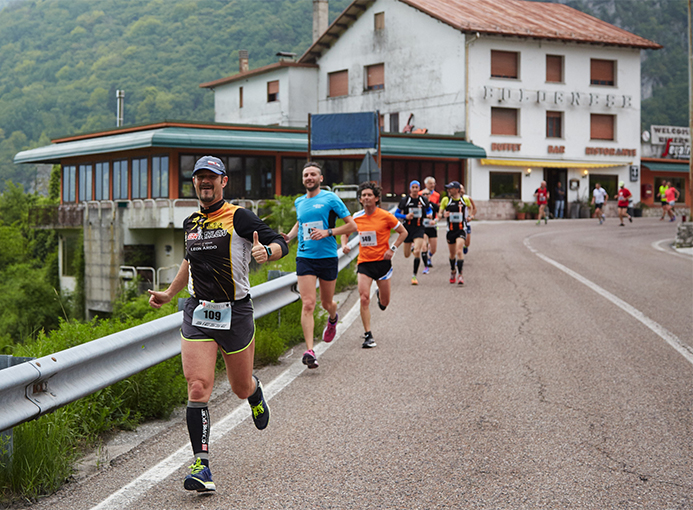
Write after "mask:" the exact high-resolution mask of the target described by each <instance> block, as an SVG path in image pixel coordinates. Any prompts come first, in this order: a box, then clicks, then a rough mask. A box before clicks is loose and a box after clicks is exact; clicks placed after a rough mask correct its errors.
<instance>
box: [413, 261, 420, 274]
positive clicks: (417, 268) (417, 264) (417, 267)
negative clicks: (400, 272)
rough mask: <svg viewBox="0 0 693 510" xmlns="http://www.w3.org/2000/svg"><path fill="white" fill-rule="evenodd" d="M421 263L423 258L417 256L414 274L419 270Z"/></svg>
mask: <svg viewBox="0 0 693 510" xmlns="http://www.w3.org/2000/svg"><path fill="white" fill-rule="evenodd" d="M420 264H421V259H420V258H419V257H416V258H415V259H414V274H416V273H418V272H419V265H420Z"/></svg>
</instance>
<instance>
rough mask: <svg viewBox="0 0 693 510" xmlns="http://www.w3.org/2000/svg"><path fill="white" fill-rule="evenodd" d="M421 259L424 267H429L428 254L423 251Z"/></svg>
mask: <svg viewBox="0 0 693 510" xmlns="http://www.w3.org/2000/svg"><path fill="white" fill-rule="evenodd" d="M421 259H422V260H423V263H424V266H427V265H428V252H426V251H422V252H421Z"/></svg>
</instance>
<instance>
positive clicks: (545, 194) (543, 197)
mask: <svg viewBox="0 0 693 510" xmlns="http://www.w3.org/2000/svg"><path fill="white" fill-rule="evenodd" d="M534 196H535V197H537V205H538V206H539V219H538V220H537V225H539V224H541V219H542V218H544V223H548V222H549V217H548V215H547V214H546V204H548V203H549V190H548V189H546V181H541V186H539V187H538V188H537V190H536V191H535V192H534Z"/></svg>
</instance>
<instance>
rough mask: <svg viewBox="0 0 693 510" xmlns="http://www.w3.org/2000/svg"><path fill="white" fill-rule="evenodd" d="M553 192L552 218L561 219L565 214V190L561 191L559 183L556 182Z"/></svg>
mask: <svg viewBox="0 0 693 510" xmlns="http://www.w3.org/2000/svg"><path fill="white" fill-rule="evenodd" d="M553 192H554V198H555V199H556V203H555V205H554V213H553V217H554V218H561V219H562V218H563V215H564V214H565V190H564V189H563V185H562V184H561V181H558V182H557V183H556V188H555V189H554V191H553Z"/></svg>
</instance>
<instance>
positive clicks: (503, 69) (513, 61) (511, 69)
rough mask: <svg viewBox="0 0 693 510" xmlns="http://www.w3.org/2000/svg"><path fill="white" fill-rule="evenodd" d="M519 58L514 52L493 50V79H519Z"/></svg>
mask: <svg viewBox="0 0 693 510" xmlns="http://www.w3.org/2000/svg"><path fill="white" fill-rule="evenodd" d="M519 56H520V54H519V53H517V52H514V51H498V50H491V77H492V78H514V79H517V78H518V77H519V74H518V67H519V66H518V60H519Z"/></svg>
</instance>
